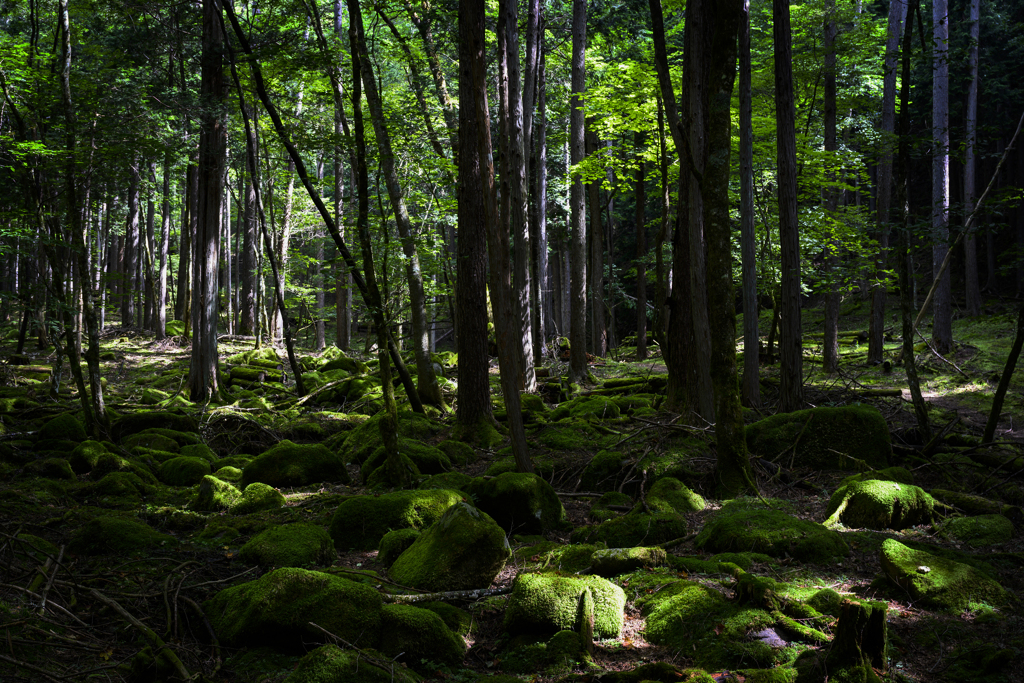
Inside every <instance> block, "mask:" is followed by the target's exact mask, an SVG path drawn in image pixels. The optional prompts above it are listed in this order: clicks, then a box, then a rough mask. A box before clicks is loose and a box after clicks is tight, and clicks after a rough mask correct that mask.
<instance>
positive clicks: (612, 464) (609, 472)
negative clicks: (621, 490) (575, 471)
mask: <svg viewBox="0 0 1024 683" xmlns="http://www.w3.org/2000/svg"><path fill="white" fill-rule="evenodd" d="M627 462H628V458H626V457H625V456H623V455H622V453H619V452H618V451H598V452H597V454H596V455H595V456H594V457H593V458H591V460H590V462H589V463H588V464H587V466H586V467H585V468H584V469H583V476H582V477H581V479H580V488H581V489H583V490H584V491H611V490H613V489H615V488H616V487H617V486H618V485H619V479H620V477H621V476H622V474H623V472H624V470H623V468H624V466H625V465H626V463H627Z"/></svg>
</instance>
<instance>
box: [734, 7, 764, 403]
mask: <svg viewBox="0 0 1024 683" xmlns="http://www.w3.org/2000/svg"><path fill="white" fill-rule="evenodd" d="M739 44H740V48H739V50H740V60H739V61H740V252H741V261H742V265H741V269H742V272H743V284H742V287H743V383H742V386H743V392H742V393H743V402H744V403H745V404H746V405H747V406H749V407H751V408H760V407H761V381H760V370H761V338H760V333H759V331H758V319H757V318H758V305H757V235H756V232H755V229H754V125H753V93H752V91H751V74H750V0H744V2H743V18H742V20H741V23H740V41H739Z"/></svg>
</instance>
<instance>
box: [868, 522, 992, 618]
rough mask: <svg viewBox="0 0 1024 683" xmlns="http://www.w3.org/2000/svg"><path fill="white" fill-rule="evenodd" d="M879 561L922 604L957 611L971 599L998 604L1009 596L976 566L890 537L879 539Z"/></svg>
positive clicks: (890, 577) (886, 571)
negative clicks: (940, 555)
mask: <svg viewBox="0 0 1024 683" xmlns="http://www.w3.org/2000/svg"><path fill="white" fill-rule="evenodd" d="M881 560H882V569H883V571H884V572H885V575H886V576H888V577H889V579H890V580H891V581H893V582H894V583H895V584H896V585H898V586H899V587H901V588H903V589H904V590H906V591H907V592H908V593H909V594H910V597H911V599H913V600H914V601H915V602H918V603H920V604H921V605H923V606H926V607H935V608H938V609H943V610H949V611H954V612H960V611H963V610H965V609H967V606H968V604H969V603H972V602H985V603H988V604H990V605H993V606H995V607H1000V606H1003V605H1005V604H1006V603H1007V602H1008V599H1009V596H1008V594H1007V593H1006V591H1005V590H1003V587H1002V586H1000V585H999V584H998V583H996V582H995V581H993V580H992V579H990V578H988V577H987V576H985V575H984V574H982V573H981V572H979V571H977V570H976V569H974V568H972V567H970V566H968V565H966V564H961V563H960V562H955V561H953V560H947V559H945V558H943V557H938V556H936V555H932V554H930V553H926V552H924V551H923V550H913V549H912V548H908V547H907V546H905V545H903V544H902V543H900V542H899V541H896V540H894V539H891V538H887V539H885V540H884V541H882V550H881ZM922 568H927V569H928V571H921V569H922Z"/></svg>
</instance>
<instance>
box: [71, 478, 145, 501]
mask: <svg viewBox="0 0 1024 683" xmlns="http://www.w3.org/2000/svg"><path fill="white" fill-rule="evenodd" d="M153 490H154V489H153V486H151V485H150V484H147V483H146V482H145V481H143V480H142V479H141V478H140V477H139V476H138V475H137V474H134V473H132V472H110V473H109V474H106V475H104V476H103V478H102V479H100V480H99V481H97V482H96V483H94V484H90V485H89V486H86V487H85V488H84V489H83V492H84V493H85V494H86V495H87V496H89V497H96V498H99V499H100V500H101V501H110V502H115V503H120V504H121V505H123V506H125V507H135V506H136V505H138V504H139V503H141V502H142V499H143V498H145V497H147V496H150V495H152V494H153Z"/></svg>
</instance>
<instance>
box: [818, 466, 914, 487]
mask: <svg viewBox="0 0 1024 683" xmlns="http://www.w3.org/2000/svg"><path fill="white" fill-rule="evenodd" d="M872 479H878V480H880V481H898V482H899V483H901V484H907V485H908V486H913V485H914V475H913V474H912V473H911V472H910V470H908V469H907V468H905V467H886V468H885V469H884V470H873V471H870V472H861V473H860V474H853V475H850V476H849V477H846V478H845V479H843V480H842V481H841V482H839V486H838V487H837V488H842V487H844V486H846V485H847V484H852V483H853V482H856V481H870V480H872Z"/></svg>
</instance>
